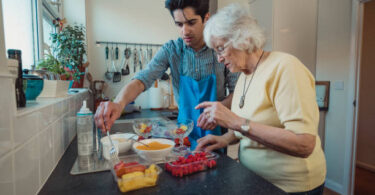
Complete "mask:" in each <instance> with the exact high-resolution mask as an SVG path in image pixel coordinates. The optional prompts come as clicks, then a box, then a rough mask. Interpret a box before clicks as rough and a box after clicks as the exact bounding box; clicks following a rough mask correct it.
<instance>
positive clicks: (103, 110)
mask: <svg viewBox="0 0 375 195" xmlns="http://www.w3.org/2000/svg"><path fill="white" fill-rule="evenodd" d="M121 111H122V106H121V105H120V104H119V103H114V102H110V101H107V102H101V103H100V105H99V106H98V108H97V110H96V113H95V117H94V118H95V124H96V126H97V127H98V128H100V129H101V130H102V131H104V132H106V131H107V130H110V129H111V127H112V125H113V123H114V122H115V120H116V119H118V118H119V117H120V116H121Z"/></svg>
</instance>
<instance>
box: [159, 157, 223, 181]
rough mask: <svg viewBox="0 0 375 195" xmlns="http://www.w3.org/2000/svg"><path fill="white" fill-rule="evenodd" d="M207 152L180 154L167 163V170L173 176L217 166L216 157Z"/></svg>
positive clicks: (181, 175)
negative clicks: (185, 155)
mask: <svg viewBox="0 0 375 195" xmlns="http://www.w3.org/2000/svg"><path fill="white" fill-rule="evenodd" d="M208 156H209V155H208V153H206V152H195V153H192V154H189V155H187V157H184V156H179V157H178V159H177V160H175V161H172V162H168V163H165V170H167V171H168V172H170V173H171V174H172V175H173V176H176V177H183V176H185V175H190V174H192V173H195V172H199V171H204V170H206V169H210V168H214V167H216V160H215V159H216V158H213V157H212V155H210V157H208Z"/></svg>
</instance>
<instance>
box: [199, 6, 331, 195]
mask: <svg viewBox="0 0 375 195" xmlns="http://www.w3.org/2000/svg"><path fill="white" fill-rule="evenodd" d="M204 38H205V41H206V44H207V45H208V46H209V47H211V48H213V49H214V50H216V52H217V57H218V60H219V61H220V62H222V63H224V64H225V66H226V67H227V68H228V69H229V70H230V71H231V72H242V73H241V75H240V77H239V79H238V81H237V84H236V87H235V91H234V95H233V100H232V106H231V110H229V109H228V108H226V107H225V106H223V105H222V104H221V103H220V102H203V103H201V104H199V105H197V107H196V109H204V113H205V117H201V118H200V119H199V121H198V126H200V127H201V128H202V129H212V128H214V127H215V126H216V125H220V126H222V127H226V128H228V129H230V130H229V132H228V133H226V134H224V135H222V136H215V135H208V136H205V137H203V138H201V139H199V140H198V146H197V149H196V150H206V151H211V150H215V149H218V148H222V147H226V146H227V145H229V144H231V143H234V142H236V141H237V140H240V148H239V160H240V162H241V164H243V165H244V166H245V167H247V168H248V169H250V170H252V171H254V172H255V173H257V174H258V175H260V176H262V177H264V178H265V179H267V180H268V181H270V182H271V183H273V184H275V185H276V186H278V187H280V188H281V189H283V190H285V191H286V192H288V193H291V194H294V193H297V194H299V193H301V194H322V192H323V186H324V180H325V176H326V164H325V158H324V154H323V151H322V148H321V143H320V139H319V136H318V135H317V128H318V122H319V111H318V106H317V103H316V99H315V81H314V77H313V76H312V75H311V73H310V72H309V70H308V69H307V68H306V67H305V66H304V65H303V64H302V63H301V62H300V61H299V60H298V59H297V58H296V57H294V56H292V55H290V54H286V53H282V52H276V51H272V52H269V51H264V50H263V46H264V43H265V36H264V34H263V31H262V30H261V28H260V27H259V26H258V25H257V23H256V21H255V19H254V18H252V17H251V15H250V13H249V11H248V9H247V8H243V7H241V6H240V5H230V6H228V7H225V8H223V9H222V10H220V11H219V12H218V13H217V14H216V15H214V16H213V17H212V18H211V19H209V21H208V22H207V24H206V26H205V29H204ZM244 182H246V181H244Z"/></svg>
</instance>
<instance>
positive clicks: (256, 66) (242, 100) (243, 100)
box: [239, 50, 264, 108]
mask: <svg viewBox="0 0 375 195" xmlns="http://www.w3.org/2000/svg"><path fill="white" fill-rule="evenodd" d="M263 54H264V50H263V51H262V55H261V56H260V57H259V60H258V62H257V64H256V65H255V69H254V73H253V75H251V79H250V81H249V84H248V85H247V88H246V91H245V87H246V79H247V77H245V82H244V85H243V91H242V96H241V99H240V104H239V106H240V108H242V107H243V106H244V105H245V97H246V93H247V91H248V90H249V87H250V84H251V81H253V78H254V75H255V72H256V71H257V68H258V64H259V62H260V60H261V59H262V57H263Z"/></svg>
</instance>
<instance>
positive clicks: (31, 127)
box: [13, 112, 39, 147]
mask: <svg viewBox="0 0 375 195" xmlns="http://www.w3.org/2000/svg"><path fill="white" fill-rule="evenodd" d="M13 122H14V125H13V126H14V144H15V147H18V146H19V145H21V144H22V143H25V142H26V141H27V140H29V139H30V138H31V137H33V136H34V135H36V134H37V133H38V132H39V124H38V122H39V113H38V112H32V113H30V114H26V115H22V116H19V117H15V120H14V121H13Z"/></svg>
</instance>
